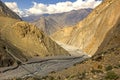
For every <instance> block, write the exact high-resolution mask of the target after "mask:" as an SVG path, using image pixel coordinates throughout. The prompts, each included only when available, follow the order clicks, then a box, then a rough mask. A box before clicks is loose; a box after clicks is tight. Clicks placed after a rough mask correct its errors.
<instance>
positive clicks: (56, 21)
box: [23, 8, 92, 35]
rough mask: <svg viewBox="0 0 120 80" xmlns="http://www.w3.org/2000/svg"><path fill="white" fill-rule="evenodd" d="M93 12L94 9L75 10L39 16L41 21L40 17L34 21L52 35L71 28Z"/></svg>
mask: <svg viewBox="0 0 120 80" xmlns="http://www.w3.org/2000/svg"><path fill="white" fill-rule="evenodd" d="M91 11H92V9H90V8H88V9H80V10H73V11H70V12H65V13H56V14H48V15H47V14H46V15H43V16H42V15H39V16H38V17H40V18H39V19H38V17H35V18H33V19H34V21H33V24H35V25H36V26H38V27H39V28H40V29H41V30H43V31H44V32H45V33H47V34H49V35H50V34H52V33H54V32H56V31H57V30H59V29H61V28H63V27H65V26H71V25H74V24H76V23H77V22H79V21H81V20H82V19H84V18H85V17H86V16H87V15H88V14H89V13H90V12H91ZM35 19H36V20H35ZM23 20H25V19H23ZM30 20H31V19H30ZM28 21H29V20H28Z"/></svg>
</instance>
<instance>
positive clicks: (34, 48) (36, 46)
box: [1, 22, 69, 57]
mask: <svg viewBox="0 0 120 80" xmlns="http://www.w3.org/2000/svg"><path fill="white" fill-rule="evenodd" d="M1 37H2V38H3V39H4V40H5V41H9V42H10V43H11V44H13V45H15V46H16V47H17V48H19V49H20V50H21V51H22V52H24V55H26V56H29V57H34V56H40V57H45V56H54V55H69V54H68V52H67V51H66V50H64V49H63V48H61V47H60V46H59V45H57V44H56V43H55V42H54V41H52V40H51V39H50V38H49V37H48V36H47V35H45V34H44V33H43V32H42V31H40V30H39V29H38V28H37V27H35V26H34V25H31V24H29V23H26V22H16V23H15V24H13V25H12V26H9V27H8V26H7V27H4V28H3V29H2V31H1Z"/></svg>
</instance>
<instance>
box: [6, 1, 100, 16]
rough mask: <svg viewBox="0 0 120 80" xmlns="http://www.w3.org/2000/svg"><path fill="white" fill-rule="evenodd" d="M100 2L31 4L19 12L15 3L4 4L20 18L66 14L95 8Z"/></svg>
mask: <svg viewBox="0 0 120 80" xmlns="http://www.w3.org/2000/svg"><path fill="white" fill-rule="evenodd" d="M101 2H102V1H100V0H98V1H97V0H84V1H83V0H76V1H75V2H71V1H66V2H58V3H56V4H48V5H47V4H43V3H37V2H33V6H32V7H31V8H28V9H24V10H22V11H21V10H20V9H19V8H18V6H17V3H16V2H5V4H6V5H7V6H8V7H9V8H10V9H12V10H13V11H14V12H16V13H17V14H19V15H20V16H29V15H40V14H45V13H48V14H54V13H62V12H68V11H71V10H78V9H82V8H95V7H96V6H97V5H99V4H100V3H101Z"/></svg>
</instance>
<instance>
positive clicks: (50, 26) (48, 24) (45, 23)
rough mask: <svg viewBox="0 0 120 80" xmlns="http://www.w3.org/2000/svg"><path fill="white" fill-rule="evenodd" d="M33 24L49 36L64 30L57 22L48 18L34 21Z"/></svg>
mask: <svg viewBox="0 0 120 80" xmlns="http://www.w3.org/2000/svg"><path fill="white" fill-rule="evenodd" d="M33 24H35V25H36V26H38V28H40V29H41V30H42V31H44V32H45V33H47V34H49V35H50V34H52V33H53V32H55V31H56V30H59V29H61V28H62V27H61V26H60V25H59V23H57V22H56V21H55V20H53V19H52V18H47V17H40V18H39V20H37V21H34V23H33Z"/></svg>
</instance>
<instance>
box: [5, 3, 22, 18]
mask: <svg viewBox="0 0 120 80" xmlns="http://www.w3.org/2000/svg"><path fill="white" fill-rule="evenodd" d="M5 4H6V6H8V7H9V8H10V9H11V10H12V11H14V12H16V13H17V14H18V15H20V16H21V15H23V11H21V10H20V9H19V8H18V5H17V3H16V2H5Z"/></svg>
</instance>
